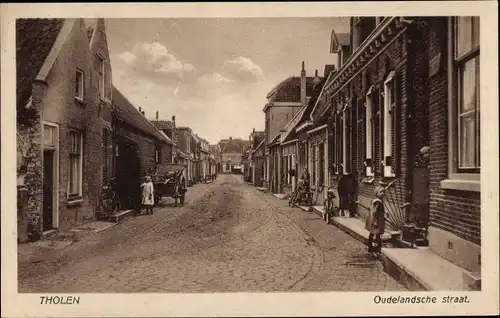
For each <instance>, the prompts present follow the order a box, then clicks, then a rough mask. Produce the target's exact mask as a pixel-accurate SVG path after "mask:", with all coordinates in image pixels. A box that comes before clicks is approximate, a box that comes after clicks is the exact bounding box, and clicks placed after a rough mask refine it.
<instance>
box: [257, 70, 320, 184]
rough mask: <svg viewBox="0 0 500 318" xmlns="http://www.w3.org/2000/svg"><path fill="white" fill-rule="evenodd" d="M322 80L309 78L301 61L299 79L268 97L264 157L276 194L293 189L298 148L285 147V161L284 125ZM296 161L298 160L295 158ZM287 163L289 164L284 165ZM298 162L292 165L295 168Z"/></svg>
mask: <svg viewBox="0 0 500 318" xmlns="http://www.w3.org/2000/svg"><path fill="white" fill-rule="evenodd" d="M316 75H317V74H316ZM319 80H321V78H320V77H319V76H316V77H307V76H306V71H305V63H304V62H302V70H301V76H300V77H289V78H287V79H285V80H284V81H283V82H281V83H280V84H278V85H277V86H276V87H275V88H274V89H273V90H272V91H271V92H270V93H269V94H268V95H267V99H268V102H267V103H266V105H265V107H264V109H263V112H264V114H265V121H266V124H265V125H266V126H265V135H266V143H267V147H268V149H267V152H268V153H267V154H265V166H266V168H265V170H266V186H267V187H269V189H270V190H271V191H272V192H273V193H281V192H282V191H284V190H283V189H284V188H290V189H291V182H290V183H288V182H289V180H290V178H289V175H287V173H286V172H285V171H288V166H286V165H288V164H289V158H293V157H294V156H296V151H297V149H296V147H295V146H294V145H291V146H290V147H285V153H286V155H285V156H286V158H285V159H284V158H283V152H282V148H281V135H282V133H283V132H284V129H285V126H286V125H287V124H288V123H289V122H290V121H291V120H292V119H293V118H294V117H295V116H296V115H297V114H298V113H299V111H300V110H301V109H302V108H303V106H304V105H305V104H306V103H307V98H308V97H310V96H311V93H312V91H313V85H314V82H315V81H319ZM292 160H295V159H292ZM285 161H286V163H285ZM294 165H295V161H294V162H293V163H290V166H294Z"/></svg>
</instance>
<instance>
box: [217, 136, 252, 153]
mask: <svg viewBox="0 0 500 318" xmlns="http://www.w3.org/2000/svg"><path fill="white" fill-rule="evenodd" d="M248 143H249V142H248V141H244V140H243V139H239V138H236V139H229V140H228V142H227V143H226V145H225V146H224V148H223V149H222V152H223V153H242V152H243V151H244V147H245V146H246V144H248Z"/></svg>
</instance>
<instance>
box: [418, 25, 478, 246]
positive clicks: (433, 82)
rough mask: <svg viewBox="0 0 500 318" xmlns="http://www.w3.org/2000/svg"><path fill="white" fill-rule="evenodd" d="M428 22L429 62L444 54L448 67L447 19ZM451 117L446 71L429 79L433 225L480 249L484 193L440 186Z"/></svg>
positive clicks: (431, 210)
mask: <svg viewBox="0 0 500 318" xmlns="http://www.w3.org/2000/svg"><path fill="white" fill-rule="evenodd" d="M427 21H428V23H429V35H430V39H432V40H431V42H430V43H429V45H428V55H429V58H432V57H434V56H436V54H438V53H439V52H441V56H442V59H443V63H444V65H446V64H445V63H446V57H447V52H446V50H447V34H446V30H447V25H446V19H444V18H441V19H434V20H427ZM448 116H449V115H448V86H447V71H446V68H445V67H442V69H441V71H440V72H439V73H437V74H435V75H434V76H432V77H431V78H430V79H429V118H430V123H429V127H430V132H431V134H430V149H431V153H430V164H429V169H430V171H431V174H430V219H431V220H430V222H431V224H430V225H431V226H434V227H437V228H439V229H441V230H445V231H448V232H450V233H452V234H454V235H456V236H458V237H459V238H462V239H464V240H467V241H469V242H472V243H474V244H478V245H480V244H481V213H480V212H481V198H480V193H479V192H466V191H456V190H444V189H442V188H441V186H440V182H441V181H442V180H444V179H446V178H447V177H448Z"/></svg>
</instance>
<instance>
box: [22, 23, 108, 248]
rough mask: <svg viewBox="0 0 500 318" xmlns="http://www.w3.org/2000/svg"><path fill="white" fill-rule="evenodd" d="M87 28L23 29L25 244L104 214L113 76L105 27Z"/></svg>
mask: <svg viewBox="0 0 500 318" xmlns="http://www.w3.org/2000/svg"><path fill="white" fill-rule="evenodd" d="M87 26H88V25H86V21H84V20H83V19H18V20H17V21H16V41H17V43H16V44H17V54H16V62H17V109H18V118H17V120H18V124H17V136H18V176H19V178H18V182H19V183H20V184H21V185H22V186H23V188H24V189H26V192H27V196H26V198H27V203H26V205H25V206H24V207H23V208H22V212H21V213H18V215H19V218H20V220H21V221H20V224H21V226H20V227H19V228H18V230H19V237H20V239H21V241H25V240H26V239H27V237H26V234H27V232H29V233H30V235H31V236H32V237H31V238H32V239H38V238H39V237H40V236H43V234H44V233H47V232H49V231H52V230H56V229H66V228H68V227H71V226H74V225H77V224H81V223H82V222H84V221H85V220H88V219H92V218H94V216H95V213H96V212H97V209H98V204H97V202H98V200H97V198H98V193H99V188H100V184H101V182H102V172H103V171H102V168H101V160H102V158H101V156H102V146H103V145H102V132H103V128H104V125H105V121H106V114H107V111H108V108H109V104H110V102H109V100H110V93H111V92H110V90H109V87H110V78H111V76H110V66H109V57H108V54H107V48H106V46H105V45H104V44H105V40H104V41H102V40H101V38H102V37H103V36H105V28H104V21H103V20H101V19H99V20H97V21H96V23H95V24H94V26H93V27H92V28H91V29H90V30H91V32H87ZM88 35H89V36H88ZM103 43H104V44H103ZM101 44H103V45H101ZM98 58H100V65H99V66H100V68H96V67H95V64H94V63H95V61H96V59H98ZM105 74H108V75H105Z"/></svg>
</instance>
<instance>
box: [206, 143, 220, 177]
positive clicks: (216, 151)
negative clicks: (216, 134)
mask: <svg viewBox="0 0 500 318" xmlns="http://www.w3.org/2000/svg"><path fill="white" fill-rule="evenodd" d="M209 148H210V158H211V160H212V164H211V166H210V174H211V175H214V176H216V175H217V174H218V173H219V172H220V171H221V169H222V166H221V159H222V158H221V149H220V144H215V145H209Z"/></svg>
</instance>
